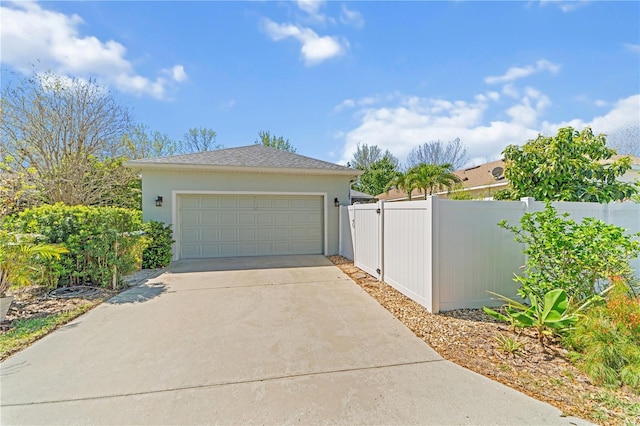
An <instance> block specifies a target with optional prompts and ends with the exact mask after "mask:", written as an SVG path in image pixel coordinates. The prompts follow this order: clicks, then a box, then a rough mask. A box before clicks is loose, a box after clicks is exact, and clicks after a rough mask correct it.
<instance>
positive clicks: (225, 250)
mask: <svg viewBox="0 0 640 426" xmlns="http://www.w3.org/2000/svg"><path fill="white" fill-rule="evenodd" d="M323 211H324V206H323V199H322V196H299V195H296V196H293V195H182V196H180V197H179V202H178V216H179V226H180V242H179V250H180V258H181V259H189V258H206V257H231V256H267V255H279V254H322V253H323V235H324V234H323V228H322V226H323Z"/></svg>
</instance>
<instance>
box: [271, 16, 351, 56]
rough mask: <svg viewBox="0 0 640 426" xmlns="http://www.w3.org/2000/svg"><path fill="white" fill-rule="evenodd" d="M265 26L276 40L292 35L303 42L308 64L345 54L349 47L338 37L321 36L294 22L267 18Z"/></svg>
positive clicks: (303, 51)
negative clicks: (281, 21) (283, 22)
mask: <svg viewBox="0 0 640 426" xmlns="http://www.w3.org/2000/svg"><path fill="white" fill-rule="evenodd" d="M264 28H265V31H266V33H267V34H268V35H269V36H270V37H271V39H272V40H274V41H279V40H283V39H286V38H289V37H292V38H295V39H296V40H298V41H299V42H300V43H302V47H301V49H300V51H301V53H302V56H303V58H304V61H305V64H306V65H316V64H319V63H320V62H323V61H326V60H327V59H330V58H333V57H336V56H340V55H343V54H344V53H345V52H346V48H347V47H348V46H347V43H346V42H342V43H341V41H340V40H339V39H338V38H337V37H332V36H319V35H318V34H316V32H315V31H313V30H312V29H310V28H304V27H301V26H297V25H293V24H278V23H276V22H273V21H271V20H270V19H265V20H264Z"/></svg>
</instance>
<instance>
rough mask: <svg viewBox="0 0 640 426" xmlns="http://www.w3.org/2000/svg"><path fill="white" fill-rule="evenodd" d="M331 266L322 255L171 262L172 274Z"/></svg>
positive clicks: (170, 269)
mask: <svg viewBox="0 0 640 426" xmlns="http://www.w3.org/2000/svg"><path fill="white" fill-rule="evenodd" d="M318 266H333V263H332V262H331V261H330V260H329V259H327V258H326V257H325V256H323V255H293V256H292V255H288V256H260V257H252V256H247V257H224V258H211V259H181V260H178V261H175V262H172V263H171V265H170V266H169V268H168V271H169V272H170V273H172V274H183V273H191V272H213V271H245V270H255V269H283V268H311V267H318Z"/></svg>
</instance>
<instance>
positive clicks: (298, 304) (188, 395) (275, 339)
mask: <svg viewBox="0 0 640 426" xmlns="http://www.w3.org/2000/svg"><path fill="white" fill-rule="evenodd" d="M0 369H1V371H0V391H1V394H0V402H1V407H0V410H1V414H0V423H2V424H3V425H10V424H180V425H184V424H209V423H215V424H293V423H295V424H326V423H330V424H509V425H514V424H558V425H562V424H564V425H568V424H581V423H584V422H582V421H580V420H577V419H572V418H565V417H561V413H560V411H559V410H557V409H555V408H553V407H551V406H550V405H547V404H544V403H542V402H539V401H536V400H534V399H531V398H529V397H527V396H525V395H523V394H521V393H519V392H516V391H514V390H512V389H510V388H507V387H505V386H503V385H501V384H499V383H496V382H493V381H491V380H489V379H487V378H485V377H482V376H480V375H478V374H475V373H473V372H471V371H468V370H466V369H464V368H461V367H459V366H457V365H455V364H452V363H450V362H448V361H445V360H443V359H442V358H441V357H440V356H439V355H438V354H437V353H436V352H434V351H433V350H432V349H431V348H429V347H428V346H427V345H426V344H424V343H423V342H422V341H421V340H420V339H418V338H417V337H415V336H414V335H413V333H411V331H409V330H408V329H407V328H406V327H404V326H403V325H402V324H401V323H400V322H399V321H397V320H396V319H395V318H394V317H393V316H392V315H391V314H390V313H388V312H387V311H386V310H385V309H384V308H382V307H381V306H380V305H379V304H378V303H377V302H376V301H375V300H373V299H372V298H371V297H370V296H369V295H367V294H366V293H365V292H364V291H362V290H361V289H360V287H358V286H357V285H356V284H355V283H353V282H352V281H351V280H350V279H349V277H347V276H346V275H344V274H343V273H342V271H340V270H339V269H338V268H336V267H335V266H333V265H332V264H331V263H330V262H329V261H328V260H327V259H326V258H324V257H323V256H288V257H269V258H236V259H220V260H206V261H181V262H177V263H176V264H175V265H172V266H171V267H170V268H169V270H168V271H167V272H166V273H164V274H162V275H160V276H158V277H156V278H154V279H151V280H150V281H149V282H147V283H145V284H144V285H141V286H138V287H134V288H132V289H131V290H129V291H127V292H124V293H122V294H120V295H119V296H117V297H116V298H114V299H112V300H111V301H109V302H107V303H104V304H102V305H100V306H99V307H97V308H96V309H94V310H92V311H91V312H89V313H88V314H86V315H84V316H82V317H80V318H79V319H77V320H76V321H74V322H72V323H70V324H68V325H67V326H65V327H63V328H62V329H60V330H59V331H57V332H55V333H53V334H51V335H49V336H47V337H46V338H44V339H43V340H41V341H39V342H37V343H36V344H35V345H33V346H31V347H30V348H28V349H26V350H24V351H23V352H21V353H19V354H16V355H15V356H13V357H12V358H10V359H8V360H6V361H5V362H4V363H2V364H1V365H0Z"/></svg>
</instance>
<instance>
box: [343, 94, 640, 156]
mask: <svg viewBox="0 0 640 426" xmlns="http://www.w3.org/2000/svg"><path fill="white" fill-rule="evenodd" d="M489 102H490V101H489V97H488V96H485V97H484V98H483V97H481V96H476V97H475V100H474V102H471V103H470V102H466V101H461V100H456V101H452V100H446V99H429V98H421V97H417V96H406V95H405V96H403V97H401V98H400V99H396V100H395V101H393V102H392V104H391V105H385V106H379V107H375V108H374V107H369V108H366V107H362V108H361V109H359V110H356V111H355V115H354V117H357V118H358V120H359V124H358V125H357V126H356V127H355V128H353V129H351V130H349V131H346V132H340V133H337V134H336V135H335V137H336V138H339V139H342V140H343V141H344V149H343V152H342V157H341V162H342V163H346V162H347V161H349V160H350V159H351V156H352V154H353V152H355V149H356V145H357V144H358V143H366V144H369V145H378V146H379V147H380V148H382V149H383V150H385V149H389V151H391V152H392V153H393V154H394V155H395V156H397V157H398V158H399V159H400V161H405V159H406V156H407V154H408V153H409V152H410V151H411V150H412V149H413V148H414V147H416V146H418V145H419V144H422V143H424V142H428V141H433V140H442V141H448V140H452V139H454V138H458V137H459V138H460V139H461V140H462V142H463V143H464V144H465V146H466V147H467V150H468V153H469V157H470V158H471V160H472V161H471V163H478V162H482V161H489V160H494V159H497V158H499V157H500V155H501V152H502V150H504V148H505V147H506V146H507V145H509V144H517V145H522V144H523V143H525V142H526V141H528V140H529V139H533V138H535V137H536V136H537V135H538V134H539V133H542V134H546V135H555V134H556V133H557V131H558V129H559V128H560V127H564V126H573V127H575V128H577V129H582V128H584V127H585V126H587V125H591V126H592V128H593V130H594V132H596V133H607V134H611V133H614V132H616V131H619V129H626V128H630V127H632V126H634V125H635V126H637V125H638V118H639V117H640V95H634V96H630V97H628V98H625V99H621V100H620V101H618V102H617V103H616V104H615V105H614V106H613V107H612V108H611V109H610V110H609V111H608V112H607V113H606V114H604V115H602V116H598V117H595V118H593V119H591V120H582V119H573V120H569V121H565V122H560V123H551V122H549V121H543V122H540V121H539V117H540V114H541V113H542V112H543V111H544V109H545V108H546V107H548V106H549V105H550V104H551V101H550V99H549V98H548V97H547V96H546V95H545V94H543V93H541V92H540V91H539V90H537V89H535V88H531V87H527V88H525V89H524V90H523V96H522V98H520V99H519V100H518V101H517V103H516V104H512V105H508V106H506V107H505V110H504V113H505V114H506V115H507V116H508V117H509V119H508V120H504V119H503V120H497V119H493V118H492V117H487V108H488V105H489ZM356 105H357V102H356Z"/></svg>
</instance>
